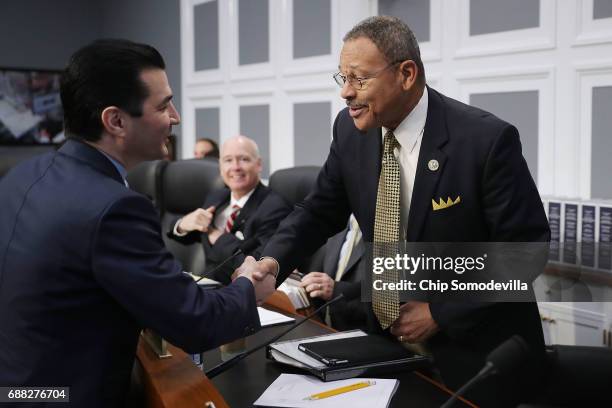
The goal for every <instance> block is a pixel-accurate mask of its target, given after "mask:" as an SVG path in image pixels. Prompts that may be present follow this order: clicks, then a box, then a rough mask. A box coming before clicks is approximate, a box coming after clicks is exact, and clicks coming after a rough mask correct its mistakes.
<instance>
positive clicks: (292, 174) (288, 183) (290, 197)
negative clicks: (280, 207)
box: [269, 166, 321, 205]
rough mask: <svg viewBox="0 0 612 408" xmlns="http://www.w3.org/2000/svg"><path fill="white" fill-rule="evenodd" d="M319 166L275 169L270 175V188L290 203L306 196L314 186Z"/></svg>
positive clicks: (294, 202)
mask: <svg viewBox="0 0 612 408" xmlns="http://www.w3.org/2000/svg"><path fill="white" fill-rule="evenodd" d="M319 171H321V168H320V167H318V166H298V167H291V168H289V169H282V170H277V171H275V172H274V173H272V175H271V176H270V182H269V185H270V188H271V189H272V190H274V191H276V192H277V193H278V194H280V195H281V197H283V198H284V199H285V200H287V202H289V203H290V204H291V205H294V204H296V203H299V202H301V201H303V200H304V198H306V196H307V195H308V194H309V193H310V191H311V190H312V188H313V187H314V184H315V181H316V180H317V176H318V175H319Z"/></svg>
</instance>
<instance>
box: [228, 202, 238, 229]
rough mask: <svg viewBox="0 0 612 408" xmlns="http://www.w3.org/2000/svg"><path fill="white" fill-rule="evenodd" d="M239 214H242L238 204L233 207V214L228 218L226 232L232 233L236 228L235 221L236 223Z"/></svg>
mask: <svg viewBox="0 0 612 408" xmlns="http://www.w3.org/2000/svg"><path fill="white" fill-rule="evenodd" d="M238 213H240V206H239V205H237V204H234V205H232V212H231V214H230V216H229V217H228V218H227V222H226V223H225V232H227V233H229V232H231V231H232V228H233V227H234V221H236V217H238Z"/></svg>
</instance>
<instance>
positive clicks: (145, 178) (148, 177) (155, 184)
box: [127, 160, 168, 202]
mask: <svg viewBox="0 0 612 408" xmlns="http://www.w3.org/2000/svg"><path fill="white" fill-rule="evenodd" d="M167 164H168V162H167V161H164V160H153V161H146V162H142V163H140V164H138V165H137V166H136V167H134V168H133V169H132V170H130V171H129V172H128V174H127V181H128V184H129V185H130V188H131V189H132V190H134V191H137V192H139V193H141V194H144V195H146V196H148V197H150V198H152V199H153V200H154V201H155V202H157V201H158V200H159V198H160V194H161V191H160V189H161V185H160V183H161V179H160V177H161V174H162V171H163V170H164V167H166V165H167Z"/></svg>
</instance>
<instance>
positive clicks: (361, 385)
mask: <svg viewBox="0 0 612 408" xmlns="http://www.w3.org/2000/svg"><path fill="white" fill-rule="evenodd" d="M374 384H376V381H361V382H358V383H355V384H350V385H345V386H344V387H339V388H334V389H333V390H329V391H323V392H320V393H318V394H312V395H310V396H308V397H306V398H304V399H305V400H319V399H323V398H327V397H333V396H334V395H338V394H344V393H345V392H350V391H355V390H358V389H360V388H365V387H369V386H370V385H374Z"/></svg>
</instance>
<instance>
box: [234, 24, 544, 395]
mask: <svg viewBox="0 0 612 408" xmlns="http://www.w3.org/2000/svg"><path fill="white" fill-rule="evenodd" d="M339 69H340V72H339V73H337V74H336V75H335V79H336V82H337V83H338V84H339V86H341V88H342V90H341V96H342V98H344V99H345V100H346V103H347V105H348V107H347V108H346V109H344V110H343V111H341V112H340V113H339V114H338V116H337V118H336V121H335V123H334V127H333V141H332V144H331V148H330V153H329V156H328V158H327V161H326V162H325V164H324V166H323V168H322V170H321V173H320V174H319V177H318V179H317V183H316V186H315V189H314V191H313V192H312V193H311V194H310V196H309V197H308V198H307V199H306V200H305V202H304V203H303V204H302V205H301V206H299V207H296V209H295V210H294V212H293V213H292V214H291V215H290V216H289V217H287V218H286V219H285V221H283V223H281V225H280V226H279V230H278V231H277V233H276V234H275V235H274V237H273V238H272V239H271V240H270V242H269V243H268V245H267V246H266V248H264V251H263V253H262V255H264V257H263V258H262V259H261V260H260V261H258V263H257V264H255V267H256V270H255V271H254V276H255V277H256V278H262V277H264V276H266V274H277V273H278V277H277V283H278V281H282V280H283V279H284V278H285V276H287V274H288V273H289V271H291V270H292V269H293V267H294V265H295V264H296V263H299V262H300V261H301V259H303V258H304V257H305V256H307V255H309V254H310V253H312V252H313V251H314V250H315V249H316V248H317V247H318V246H320V245H322V244H323V243H324V242H325V239H326V238H327V237H329V236H331V235H333V234H335V233H337V232H338V231H340V230H341V229H342V228H343V227H344V225H345V223H346V219H347V218H348V216H349V214H350V213H351V212H352V213H354V214H355V217H356V218H357V221H358V222H359V226H360V227H361V230H362V232H363V239H364V241H365V242H374V243H385V242H388V243H393V242H394V241H395V242H399V241H404V240H405V241H408V242H416V241H422V242H488V241H490V242H515V241H516V242H534V241H547V240H548V239H549V235H550V233H549V228H548V223H547V220H546V216H545V213H544V209H543V206H542V202H541V200H540V197H539V194H538V191H537V188H536V186H535V183H534V181H533V179H532V178H531V175H530V174H529V171H528V168H527V165H526V163H525V160H524V158H523V156H522V154H521V144H520V139H519V135H518V131H517V129H516V128H515V127H514V126H512V125H510V124H508V123H506V122H504V121H502V120H500V119H499V118H497V117H495V116H493V115H492V114H490V113H487V112H484V111H482V110H479V109H476V108H473V107H470V106H467V105H465V104H463V103H460V102H458V101H455V100H453V99H450V98H448V97H446V96H444V95H442V94H440V93H438V92H436V91H435V90H433V89H431V88H429V87H427V86H426V80H425V73H424V69H423V64H422V62H421V59H420V55H419V49H418V44H417V42H416V39H415V38H414V35H413V34H412V32H411V31H410V29H409V28H408V27H407V26H406V24H405V23H403V22H402V21H401V20H399V19H396V18H393V17H384V16H380V17H371V18H368V19H366V20H364V21H362V22H361V23H359V24H357V25H356V26H355V27H354V28H353V29H351V30H350V31H349V33H347V35H346V36H345V37H344V46H343V48H342V52H341V55H340V64H339ZM447 197H452V200H451V203H448V204H446V202H447ZM441 198H443V199H444V200H445V205H444V206H440V205H439V202H440V199H441ZM434 203H435V204H436V205H434ZM380 210H382V211H380ZM387 236H394V238H391V239H388V238H387ZM252 266H253V264H250V265H249V266H245V268H240V269H239V271H241V270H244V269H248V268H249V267H252ZM387 292H392V291H387ZM375 294H376V291H373V292H372V295H373V297H374V295H375ZM391 294H392V293H391ZM397 305H398V303H397V302H396V303H395V308H396V309H397ZM381 306H383V307H381ZM391 306H392V302H384V301H378V300H373V302H372V307H373V309H375V310H377V315H376V318H375V319H374V321H376V320H378V323H380V324H379V325H378V327H376V330H379V331H380V330H383V329H384V330H385V331H386V332H387V333H390V334H392V335H394V336H396V337H397V339H398V340H399V341H402V342H406V343H411V344H415V343H418V344H424V345H425V346H426V347H427V348H428V349H429V350H430V351H431V353H432V354H433V357H434V359H435V362H436V365H437V367H438V368H439V369H440V373H441V376H442V378H443V379H444V381H445V382H446V383H447V384H448V385H449V386H450V387H451V388H454V389H457V388H458V387H459V386H460V385H462V384H463V383H465V382H466V381H467V380H468V379H469V378H470V377H472V376H473V375H475V374H476V373H477V372H478V370H479V369H480V368H481V367H482V366H483V365H484V360H485V357H486V355H487V354H488V353H489V352H490V351H491V350H493V349H494V348H495V347H496V346H497V345H499V344H500V343H502V342H503V341H505V340H506V339H507V338H509V337H511V336H512V335H514V334H518V335H520V336H522V337H523V338H524V339H525V340H526V342H527V343H528V345H529V347H530V348H531V350H532V352H533V358H532V359H531V360H530V362H531V363H533V366H532V367H530V368H529V369H526V370H524V372H521V374H516V373H512V374H513V375H511V378H498V377H493V378H491V379H490V381H489V383H488V384H481V386H480V387H479V388H477V389H476V390H475V392H474V393H472V394H471V395H470V396H471V397H472V398H474V399H475V400H476V401H477V402H479V403H480V404H483V405H492V404H493V405H495V404H497V403H499V404H501V401H500V399H501V400H503V399H505V400H503V401H504V403H506V404H512V403H514V402H516V400H515V399H518V398H521V397H523V396H524V395H525V392H526V391H527V390H526V388H521V387H527V384H529V383H530V381H531V382H532V384H531V385H532V386H534V385H536V384H537V382H536V379H537V377H538V374H539V372H540V371H539V368H540V363H541V361H542V359H543V355H544V342H543V335H542V328H541V324H540V319H539V314H538V308H537V305H536V304H535V303H488V304H483V303H476V302H473V303H449V302H439V303H431V304H430V303H428V302H416V301H411V302H406V303H404V304H402V305H401V307H399V310H398V311H396V312H395V313H393V312H394V311H393V308H392V307H391ZM390 317H391V319H389V318H390ZM374 328H375V327H373V329H374ZM513 388H514V389H513ZM510 390H512V392H513V393H512V397H510V392H511V391H510Z"/></svg>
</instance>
